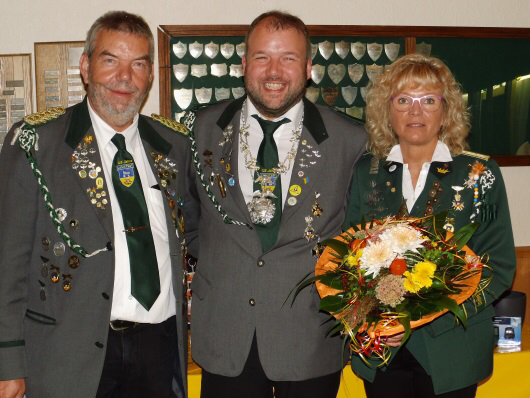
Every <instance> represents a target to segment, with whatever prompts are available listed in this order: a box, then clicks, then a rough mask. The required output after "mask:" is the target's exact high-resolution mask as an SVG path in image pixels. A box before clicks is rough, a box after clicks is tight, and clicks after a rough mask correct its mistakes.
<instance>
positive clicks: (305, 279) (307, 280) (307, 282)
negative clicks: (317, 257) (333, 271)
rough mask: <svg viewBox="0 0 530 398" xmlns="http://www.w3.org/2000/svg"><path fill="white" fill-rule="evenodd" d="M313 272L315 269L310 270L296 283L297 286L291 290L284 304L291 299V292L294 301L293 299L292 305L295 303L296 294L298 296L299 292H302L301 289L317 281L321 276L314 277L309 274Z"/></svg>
mask: <svg viewBox="0 0 530 398" xmlns="http://www.w3.org/2000/svg"><path fill="white" fill-rule="evenodd" d="M311 274H313V271H310V272H308V273H307V274H306V275H305V276H304V277H303V278H302V279H300V282H298V283H297V284H296V286H295V287H294V288H293V290H291V292H290V293H289V295H288V296H287V298H286V299H285V301H284V302H283V304H282V306H283V305H284V304H285V303H286V302H287V300H289V297H291V294H293V293H294V294H293V301H291V306H292V305H293V303H294V300H295V299H296V296H298V293H300V291H301V290H302V289H303V288H305V287H306V286H308V285H310V284H312V283H313V282H314V281H316V280H317V279H318V278H319V277H318V276H313V277H311V278H310V277H309V275H311Z"/></svg>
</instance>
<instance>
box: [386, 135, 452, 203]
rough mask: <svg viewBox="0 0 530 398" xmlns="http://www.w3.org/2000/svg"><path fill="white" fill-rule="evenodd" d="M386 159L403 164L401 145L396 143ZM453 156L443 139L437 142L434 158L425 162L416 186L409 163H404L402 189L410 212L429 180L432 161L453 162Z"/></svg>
mask: <svg viewBox="0 0 530 398" xmlns="http://www.w3.org/2000/svg"><path fill="white" fill-rule="evenodd" d="M386 160H387V161H389V162H397V163H401V164H403V154H402V153H401V146H399V144H398V145H394V146H393V147H392V149H391V150H390V152H389V154H388V156H387V157H386ZM452 160H453V158H452V157H451V152H450V151H449V148H448V147H447V145H445V144H444V143H443V142H442V141H438V142H437V143H436V148H435V149H434V153H433V154H432V159H431V161H430V162H425V163H423V165H422V167H421V171H420V175H419V177H418V181H417V182H416V187H413V186H412V178H411V176H410V171H409V165H408V164H407V163H405V164H403V181H402V191H403V198H404V199H405V201H406V202H407V209H408V211H409V213H410V211H411V210H412V207H414V203H416V199H418V197H419V196H420V194H421V193H422V191H423V188H425V182H426V181H427V175H428V174H429V168H430V167H431V163H432V162H451V161H452Z"/></svg>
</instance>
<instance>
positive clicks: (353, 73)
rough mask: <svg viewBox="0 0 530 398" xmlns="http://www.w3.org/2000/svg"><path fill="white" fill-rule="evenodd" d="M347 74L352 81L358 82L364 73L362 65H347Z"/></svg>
mask: <svg viewBox="0 0 530 398" xmlns="http://www.w3.org/2000/svg"><path fill="white" fill-rule="evenodd" d="M348 75H350V79H351V80H352V82H354V83H355V84H357V83H359V80H361V79H362V77H363V75H364V65H362V64H353V65H348Z"/></svg>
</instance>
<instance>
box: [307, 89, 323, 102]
mask: <svg viewBox="0 0 530 398" xmlns="http://www.w3.org/2000/svg"><path fill="white" fill-rule="evenodd" d="M319 95H320V90H319V89H318V88H316V87H308V88H307V89H306V92H305V97H306V98H307V99H308V100H309V101H311V102H313V103H315V102H317V99H318V96H319Z"/></svg>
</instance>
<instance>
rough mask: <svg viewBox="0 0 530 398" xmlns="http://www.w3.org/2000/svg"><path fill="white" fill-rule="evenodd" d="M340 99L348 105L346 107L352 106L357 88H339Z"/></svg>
mask: <svg viewBox="0 0 530 398" xmlns="http://www.w3.org/2000/svg"><path fill="white" fill-rule="evenodd" d="M341 92H342V98H344V101H346V102H347V103H348V105H351V104H353V101H355V98H356V97H357V87H352V86H346V87H342V88H341Z"/></svg>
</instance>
